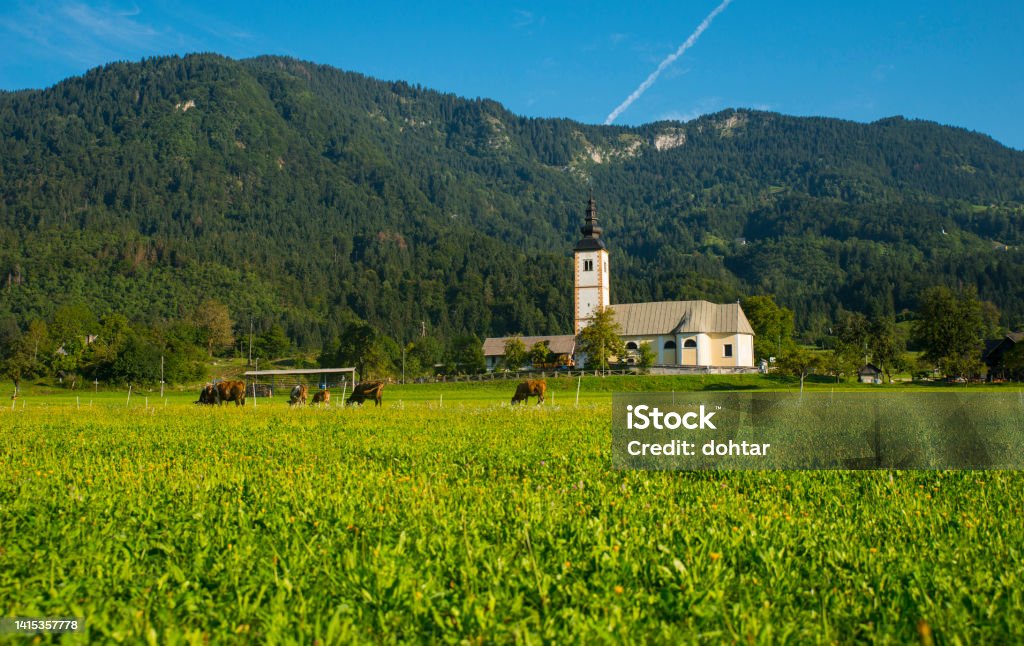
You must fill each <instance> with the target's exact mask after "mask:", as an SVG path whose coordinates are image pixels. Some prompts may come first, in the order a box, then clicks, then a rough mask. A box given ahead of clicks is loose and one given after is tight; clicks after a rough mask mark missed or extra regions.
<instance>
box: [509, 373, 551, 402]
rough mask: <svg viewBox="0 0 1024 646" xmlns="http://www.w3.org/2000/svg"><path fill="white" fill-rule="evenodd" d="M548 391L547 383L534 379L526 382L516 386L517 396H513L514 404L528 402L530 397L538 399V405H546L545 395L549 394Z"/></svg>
mask: <svg viewBox="0 0 1024 646" xmlns="http://www.w3.org/2000/svg"><path fill="white" fill-rule="evenodd" d="M547 389H548V384H547V382H546V381H542V380H536V381H535V380H533V379H531V380H530V381H524V382H522V383H520V384H519V385H518V386H516V394H514V395H512V403H513V404H517V403H519V402H527V401H529V399H530V397H536V398H537V405H538V406H540V405H541V404H543V403H544V393H545V392H547Z"/></svg>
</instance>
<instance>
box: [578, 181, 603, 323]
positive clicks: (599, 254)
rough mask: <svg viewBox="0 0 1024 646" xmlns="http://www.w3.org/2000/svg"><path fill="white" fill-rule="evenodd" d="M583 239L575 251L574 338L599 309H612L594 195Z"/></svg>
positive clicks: (588, 205) (590, 203)
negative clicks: (609, 305)
mask: <svg viewBox="0 0 1024 646" xmlns="http://www.w3.org/2000/svg"><path fill="white" fill-rule="evenodd" d="M580 232H581V233H583V237H582V238H580V241H579V242H577V243H576V247H575V249H574V266H575V283H574V285H575V287H574V289H573V316H574V318H575V319H576V320H575V325H574V327H573V332H574V334H579V333H580V330H582V329H583V328H585V327H586V326H587V325H588V324H589V323H590V320H591V318H592V317H593V315H594V311H595V310H596V309H598V308H602V307H608V302H609V301H608V250H607V249H605V246H604V241H603V240H601V226H600V225H599V224H598V223H597V205H596V204H595V203H594V195H593V193H591V195H590V201H589V202H588V203H587V218H586V220H584V222H583V226H582V227H580Z"/></svg>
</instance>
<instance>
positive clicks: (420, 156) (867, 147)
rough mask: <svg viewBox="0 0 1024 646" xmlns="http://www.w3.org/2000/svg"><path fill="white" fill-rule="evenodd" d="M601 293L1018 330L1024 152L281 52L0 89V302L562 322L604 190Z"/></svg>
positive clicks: (493, 325) (327, 335)
mask: <svg viewBox="0 0 1024 646" xmlns="http://www.w3.org/2000/svg"><path fill="white" fill-rule="evenodd" d="M590 190H593V193H594V197H595V199H596V200H597V204H598V215H599V218H600V221H601V224H602V226H603V227H604V229H605V239H606V241H607V244H608V247H609V250H610V253H611V271H612V276H613V283H612V301H613V302H631V301H644V300H670V299H693V298H705V299H709V300H712V301H720V302H728V301H734V300H736V299H738V298H743V297H746V296H749V295H757V294H770V295H773V296H774V297H775V299H776V300H777V301H778V302H779V303H780V304H782V305H785V306H787V307H789V308H790V309H792V310H793V311H794V312H795V314H796V323H797V328H798V331H800V333H801V334H803V335H804V336H805V338H809V339H811V338H815V336H816V335H821V334H826V333H827V330H828V327H829V325H830V324H831V322H832V321H834V320H836V319H837V317H838V316H839V314H840V312H841V311H843V310H850V311H859V312H864V313H867V314H869V315H872V316H877V315H899V314H900V313H902V312H905V311H908V310H912V309H914V308H915V306H916V304H917V299H918V297H919V295H920V294H921V293H922V292H923V290H925V289H926V288H928V287H931V286H935V285H947V286H950V287H954V288H955V287H957V286H975V287H976V288H977V290H978V293H979V295H980V297H981V298H983V299H985V300H989V301H991V302H993V303H995V304H996V305H997V306H998V307H999V309H1000V311H1001V312H1002V317H1003V321H1002V323H1003V325H1005V326H1010V327H1013V326H1016V327H1019V326H1020V325H1021V324H1022V323H1024V271H1022V269H1024V153H1021V152H1018V151H1014V150H1012V149H1009V148H1006V147H1004V146H1002V145H1000V144H999V143H997V142H996V141H994V140H992V139H991V138H989V137H987V136H984V135H981V134H977V133H973V132H968V131H966V130H962V129H956V128H950V127H944V126H939V125H936V124H934V123H928V122H920V121H910V120H906V119H903V118H891V119H885V120H882V121H878V122H875V123H871V124H859V123H853V122H847V121H840V120H835V119H826V118H794V117H787V116H783V115H780V114H775V113H768V112H756V111H748V110H728V111H724V112H720V113H717V114H714V115H709V116H705V117H701V118H699V119H696V120H694V121H691V122H687V123H678V122H661V123H653V124H648V125H644V126H640V127H620V126H596V125H585V124H581V123H576V122H574V121H570V120H567V119H532V118H523V117H519V116H516V115H514V114H512V113H510V112H509V111H507V110H505V109H504V108H503V107H502V106H501V105H499V104H498V103H496V102H494V101H490V100H484V99H464V98H460V97H457V96H453V95H450V94H442V93H438V92H435V91H431V90H428V89H424V88H421V87H416V86H412V85H409V84H406V83H402V82H383V81H378V80H374V79H371V78H368V77H365V76H362V75H359V74H355V73H350V72H344V71H340V70H337V69H334V68H331V67H326V66H320V65H316V64H312V63H307V62H301V61H297V60H292V59H285V58H276V57H262V58H255V59H249V60H239V61H236V60H231V59H228V58H224V57H221V56H217V55H208V54H203V55H192V56H187V57H184V58H181V57H164V58H154V59H149V60H145V61H143V62H140V63H114V64H110V65H107V66H104V67H102V68H97V69H94V70H92V71H90V72H88V73H86V74H85V75H84V76H82V77H77V78H71V79H67V80H65V81H63V82H61V83H59V84H57V85H55V86H53V87H51V88H48V89H45V90H26V91H19V92H7V93H0V280H2V285H0V319H3V320H6V321H8V323H10V322H11V321H14V322H16V324H17V325H20V326H22V327H24V326H25V324H26V322H27V321H28V320H30V319H32V318H34V317H42V318H46V317H50V316H52V314H53V313H54V311H55V310H56V309H57V308H59V307H60V306H62V305H69V304H73V305H76V306H81V305H84V306H85V307H87V308H88V309H89V310H91V311H92V312H93V313H95V314H96V315H97V316H100V315H102V314H103V313H106V312H119V313H122V314H124V315H125V316H126V317H127V318H128V319H129V320H132V321H138V322H143V323H151V322H152V321H155V320H174V319H176V318H180V317H183V316H185V315H186V314H187V313H188V312H190V311H192V310H194V309H195V307H196V306H197V305H198V304H199V303H200V302H202V301H204V300H206V299H210V298H213V299H217V300H218V301H220V302H223V303H226V304H227V305H228V307H229V309H230V312H231V316H232V318H233V320H234V321H235V324H236V326H237V329H238V331H239V332H240V333H247V332H248V328H249V325H250V321H252V322H253V325H254V326H255V328H256V330H257V332H259V331H261V330H266V329H268V328H270V327H271V326H273V325H275V324H278V325H281V326H283V328H284V329H285V330H286V332H287V335H288V337H289V338H290V339H291V340H292V341H293V342H294V343H295V344H296V345H298V346H299V347H304V348H309V349H318V348H320V347H322V346H323V345H324V344H326V343H328V341H329V340H330V339H332V338H336V337H337V336H338V334H339V332H340V330H341V329H342V327H343V326H345V325H346V323H347V322H351V321H354V320H359V319H361V320H364V321H367V322H369V323H370V324H371V325H373V326H374V327H376V328H377V329H379V330H380V331H382V332H383V333H386V334H387V335H390V336H391V337H392V338H394V339H396V340H398V341H400V342H401V341H403V340H408V339H411V338H414V337H415V336H417V335H419V334H420V332H421V330H423V329H424V327H425V328H426V329H427V330H429V331H430V332H431V333H432V334H436V335H437V336H440V337H443V338H451V337H453V336H455V335H469V334H475V335H477V336H478V337H482V336H485V335H501V334H506V333H514V332H521V333H525V334H535V333H565V332H567V331H569V330H570V329H571V327H572V320H571V309H572V290H571V287H572V282H571V281H572V275H571V260H570V258H571V250H572V245H573V243H574V242H575V240H576V239H577V237H578V236H579V229H578V227H579V225H580V224H581V222H582V219H583V211H584V208H585V203H586V198H587V194H588V191H590Z"/></svg>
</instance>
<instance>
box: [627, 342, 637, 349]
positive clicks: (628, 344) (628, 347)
mask: <svg viewBox="0 0 1024 646" xmlns="http://www.w3.org/2000/svg"><path fill="white" fill-rule="evenodd" d="M626 349H627V350H638V349H639V348H638V347H637V345H636V343H635V342H634V341H630V342H629V343H627V344H626Z"/></svg>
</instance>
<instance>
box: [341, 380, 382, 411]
mask: <svg viewBox="0 0 1024 646" xmlns="http://www.w3.org/2000/svg"><path fill="white" fill-rule="evenodd" d="M383 395H384V382H383V381H367V382H366V383H362V384H356V386H355V388H353V389H352V396H351V397H349V398H348V403H349V404H352V403H356V404H362V403H363V402H364V401H366V400H367V399H372V400H373V401H374V406H380V405H381V401H382V400H383Z"/></svg>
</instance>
